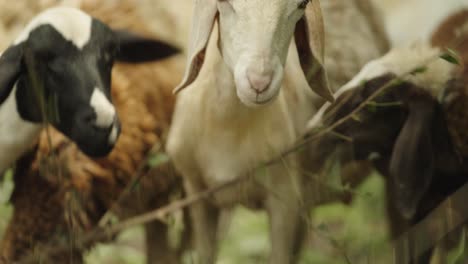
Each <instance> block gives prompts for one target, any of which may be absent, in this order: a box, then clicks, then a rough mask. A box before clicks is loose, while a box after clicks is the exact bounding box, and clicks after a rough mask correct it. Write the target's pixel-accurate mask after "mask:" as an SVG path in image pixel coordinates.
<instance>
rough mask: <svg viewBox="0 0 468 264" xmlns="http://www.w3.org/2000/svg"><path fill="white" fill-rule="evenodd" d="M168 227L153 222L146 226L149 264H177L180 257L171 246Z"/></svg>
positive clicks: (147, 261)
mask: <svg viewBox="0 0 468 264" xmlns="http://www.w3.org/2000/svg"><path fill="white" fill-rule="evenodd" d="M167 231H168V230H167V225H166V224H164V223H162V222H159V221H153V222H151V223H148V224H146V225H145V239H146V256H147V260H146V263H147V264H157V263H166V264H176V263H179V262H178V256H177V254H176V252H175V250H174V249H171V248H170V246H169V241H168V237H167Z"/></svg>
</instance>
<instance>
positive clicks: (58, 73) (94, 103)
mask: <svg viewBox="0 0 468 264" xmlns="http://www.w3.org/2000/svg"><path fill="white" fill-rule="evenodd" d="M175 52H176V50H175V49H174V48H172V47H171V46H168V45H165V44H163V43H161V42H158V41H154V40H150V39H145V38H142V37H138V36H136V35H133V34H130V33H129V32H124V31H114V30H112V29H110V28H109V27H108V26H107V25H105V24H103V23H102V22H100V21H99V20H96V19H94V18H92V17H91V16H89V15H88V14H86V13H84V12H82V11H79V10H78V9H73V8H66V7H56V8H50V9H48V10H46V11H44V12H42V13H40V14H39V15H37V16H36V17H35V18H33V19H32V20H31V22H30V23H29V24H28V25H27V26H26V27H25V29H24V30H23V31H22V32H21V33H20V35H19V36H18V37H17V38H16V40H15V41H14V42H13V44H12V45H11V46H10V47H8V48H7V49H6V50H5V52H4V53H3V54H2V55H1V57H0V135H1V137H0V149H1V151H0V172H1V171H4V170H5V169H7V168H8V167H9V166H11V165H12V164H13V162H14V161H16V160H17V159H18V158H19V157H20V156H21V155H22V154H23V153H24V152H25V151H27V150H28V149H29V148H30V147H31V146H32V144H33V143H34V142H35V141H36V140H37V137H38V136H39V133H40V130H41V127H42V126H41V123H42V122H44V121H50V122H51V123H52V124H53V125H54V126H55V127H56V128H57V129H58V130H60V131H61V132H62V133H64V134H65V135H67V136H68V137H69V138H70V139H71V140H73V141H75V142H76V143H77V145H78V147H79V148H80V149H81V150H82V151H83V152H85V153H87V154H88V155H91V156H103V155H106V154H107V153H109V151H110V150H111V149H112V148H113V146H114V144H115V142H116V141H117V138H118V135H119V133H120V127H119V122H118V117H117V115H116V112H115V109H114V106H113V105H112V103H111V98H110V78H111V69H112V65H113V62H114V60H119V61H124V62H144V61H150V60H153V59H157V58H163V57H167V56H169V55H172V54H174V53H175ZM41 89H42V90H41ZM38 90H41V92H42V93H41V92H39V93H37V91H38ZM41 100H42V101H43V102H46V103H47V105H48V107H45V108H43V107H41V103H40V102H41ZM50 109H52V110H50ZM44 112H45V113H44ZM44 114H45V115H46V116H47V117H48V118H47V119H48V120H44Z"/></svg>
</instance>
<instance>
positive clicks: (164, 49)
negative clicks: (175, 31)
mask: <svg viewBox="0 0 468 264" xmlns="http://www.w3.org/2000/svg"><path fill="white" fill-rule="evenodd" d="M114 33H115V35H116V36H117V39H118V43H119V44H118V45H119V49H118V52H117V56H116V59H117V61H121V62H129V63H141V62H149V61H155V60H161V59H165V58H167V57H169V56H172V55H174V54H176V53H178V52H179V50H178V49H177V48H176V47H174V46H171V45H169V44H166V43H164V42H161V41H158V40H155V39H151V38H146V37H143V36H139V35H137V34H134V33H131V32H129V31H125V30H114Z"/></svg>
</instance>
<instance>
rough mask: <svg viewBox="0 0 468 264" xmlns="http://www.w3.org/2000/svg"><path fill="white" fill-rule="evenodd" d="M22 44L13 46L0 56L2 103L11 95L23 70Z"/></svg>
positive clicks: (0, 100) (0, 92) (0, 93)
mask: <svg viewBox="0 0 468 264" xmlns="http://www.w3.org/2000/svg"><path fill="white" fill-rule="evenodd" d="M22 57H23V48H22V45H15V46H11V47H9V48H8V49H6V50H5V52H3V54H1V56H0V104H2V103H3V102H4V101H5V100H6V99H7V97H8V96H9V95H10V92H11V90H12V89H13V86H14V84H15V82H16V80H17V79H18V75H19V74H20V72H21V67H22V66H21V65H22Z"/></svg>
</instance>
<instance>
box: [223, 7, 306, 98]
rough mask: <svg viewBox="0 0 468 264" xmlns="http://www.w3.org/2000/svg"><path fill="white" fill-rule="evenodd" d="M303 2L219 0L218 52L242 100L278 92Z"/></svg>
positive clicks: (302, 12) (274, 95) (266, 96)
mask: <svg viewBox="0 0 468 264" xmlns="http://www.w3.org/2000/svg"><path fill="white" fill-rule="evenodd" d="M303 6H304V7H305V4H301V2H300V1H299V2H298V1H282V0H273V1H263V0H253V1H238V0H233V1H218V10H219V27H220V49H221V53H222V54H223V58H224V61H225V62H226V64H227V65H228V67H229V68H230V70H231V71H232V72H233V73H234V80H235V84H236V88H237V95H238V97H239V99H240V100H241V101H242V102H243V103H244V104H246V105H249V106H250V105H259V104H264V103H267V102H269V101H271V100H272V99H273V98H275V97H276V96H277V95H278V92H279V90H280V89H279V88H280V87H281V83H282V80H283V67H284V65H285V61H286V56H287V53H288V47H289V44H290V42H291V39H292V36H293V33H294V28H295V25H296V23H297V22H298V21H299V19H300V18H301V17H302V16H303V15H304V10H305V9H304V8H301V7H303Z"/></svg>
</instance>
